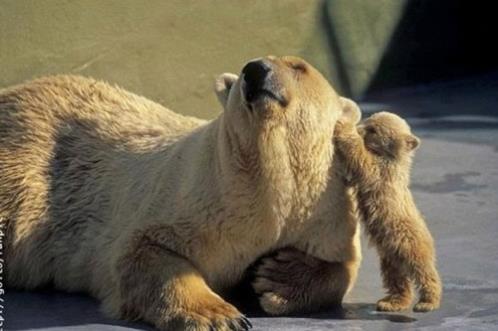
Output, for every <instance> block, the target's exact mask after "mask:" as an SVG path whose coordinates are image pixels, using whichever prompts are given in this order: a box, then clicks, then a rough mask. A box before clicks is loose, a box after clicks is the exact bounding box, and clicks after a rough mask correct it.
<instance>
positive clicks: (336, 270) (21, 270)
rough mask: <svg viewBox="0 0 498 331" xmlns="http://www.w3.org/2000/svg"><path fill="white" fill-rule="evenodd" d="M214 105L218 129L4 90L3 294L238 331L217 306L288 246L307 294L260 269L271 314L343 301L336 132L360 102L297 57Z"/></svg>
mask: <svg viewBox="0 0 498 331" xmlns="http://www.w3.org/2000/svg"><path fill="white" fill-rule="evenodd" d="M216 91H217V94H218V97H219V99H220V101H221V103H222V104H223V107H224V108H225V111H224V112H223V113H222V114H221V115H220V116H219V117H218V118H216V119H215V120H213V121H210V122H205V121H202V120H198V119H194V118H190V117H185V116H181V115H178V114H175V113H173V112H171V111H169V110H167V109H165V108H163V107H161V106H160V105H158V104H155V103H153V102H151V101H149V100H146V99H144V98H142V97H139V96H136V95H133V94H130V93H128V92H126V91H123V90H121V89H119V88H114V87H111V86H109V85H107V84H105V83H102V82H97V81H94V80H91V79H86V78H81V77H71V76H56V77H49V78H44V79H39V80H35V81H32V82H29V83H26V84H23V85H19V86H14V87H12V88H8V89H4V90H2V91H0V219H1V220H2V221H1V222H2V223H1V225H2V226H3V227H4V228H6V229H7V230H6V232H7V235H6V266H7V267H6V270H7V286H12V287H18V288H28V289H29V288H35V287H37V286H42V285H44V284H47V283H53V284H54V285H55V286H56V287H57V288H59V289H64V290H69V291H87V292H90V293H91V294H92V295H94V296H95V297H97V298H99V299H100V300H101V301H102V307H103V309H104V311H106V312H107V313H108V314H110V315H111V316H116V317H120V318H139V319H143V320H145V321H148V322H150V323H152V324H154V325H155V326H156V327H158V328H160V329H163V330H173V329H178V330H211V329H212V328H214V329H220V330H225V329H226V330H242V329H247V328H248V327H249V324H248V322H247V320H246V319H245V318H244V317H243V315H242V314H241V313H239V312H238V310H237V309H236V308H235V307H233V306H232V305H230V304H228V303H227V302H225V301H224V300H223V299H222V298H221V297H220V296H219V295H218V294H222V293H223V291H224V290H225V289H227V288H229V287H231V286H233V285H234V284H235V283H237V282H238V281H239V280H240V278H241V277H242V275H243V273H244V271H245V269H246V268H247V266H248V265H249V264H251V263H252V262H254V261H255V260H256V259H257V258H258V257H260V256H261V255H263V254H265V253H268V252H270V251H272V250H276V249H279V248H283V247H293V248H294V249H297V250H300V251H303V252H306V253H307V254H308V255H306V256H304V257H303V259H304V260H306V259H308V261H301V262H299V261H288V263H306V267H307V268H308V269H309V272H307V273H305V275H303V277H311V278H312V281H311V282H309V279H305V278H302V279H299V278H293V279H292V280H291V279H289V281H288V282H286V281H285V279H284V280H283V281H282V282H280V283H279V282H278V281H275V279H276V277H271V276H272V275H271V273H272V272H277V273H278V270H273V271H272V269H271V268H266V269H264V270H263V271H262V272H260V277H259V278H258V280H257V281H256V283H255V284H254V286H255V288H256V290H257V291H258V292H260V293H262V297H261V304H262V307H263V308H264V309H265V310H267V311H268V312H270V313H274V314H278V313H288V312H293V311H296V310H305V309H316V308H318V307H321V306H324V305H327V304H332V303H340V302H341V300H342V297H343V295H344V294H345V293H346V291H347V290H348V289H349V288H350V287H351V285H352V284H353V282H354V280H355V278H356V272H357V268H358V265H359V261H360V252H359V237H358V228H357V222H356V218H355V217H354V216H353V215H352V212H351V211H352V206H351V201H350V200H349V198H348V194H347V192H346V189H345V187H344V186H343V184H342V182H341V180H339V177H336V174H335V173H334V171H333V167H332V165H333V153H334V150H333V145H332V134H333V131H334V125H335V122H336V120H337V119H338V118H339V117H340V116H341V115H342V114H343V113H344V111H345V110H352V109H356V108H355V105H354V103H352V101H349V100H347V99H344V98H341V97H339V96H338V95H337V94H336V93H335V92H334V90H333V89H332V88H331V87H330V85H329V84H328V83H327V81H326V80H325V79H324V78H323V77H322V75H321V74H320V73H319V72H318V71H316V69H314V68H313V67H312V66H310V65H309V64H307V63H306V62H304V61H303V60H301V59H299V58H295V57H280V58H277V57H266V58H263V59H259V60H256V61H252V62H249V63H248V64H247V65H245V67H244V68H243V70H242V75H241V78H240V79H238V78H237V76H235V75H231V74H224V75H222V76H221V77H220V78H219V79H218V80H217V82H216ZM287 253H288V252H287ZM291 254H292V252H291ZM310 261H313V263H309V262H310ZM281 262H282V263H284V264H285V263H286V262H285V259H284V260H282V261H281ZM290 266H291V265H287V268H286V269H285V270H289V267H290ZM300 267H301V268H302V267H303V265H301V266H300ZM296 280H299V281H300V282H301V284H295V283H293V282H296ZM302 282H305V284H304V285H306V286H304V285H303V283H302ZM215 292H216V293H218V294H216V293H215Z"/></svg>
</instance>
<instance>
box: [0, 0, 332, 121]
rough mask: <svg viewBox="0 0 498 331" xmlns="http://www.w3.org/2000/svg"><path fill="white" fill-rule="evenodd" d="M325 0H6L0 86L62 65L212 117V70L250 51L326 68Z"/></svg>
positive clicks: (235, 64)
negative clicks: (296, 57) (322, 5)
mask: <svg viewBox="0 0 498 331" xmlns="http://www.w3.org/2000/svg"><path fill="white" fill-rule="evenodd" d="M319 11H320V2H319V1H303V0H286V1H263V0H257V1H221V0H220V1H201V0H197V1H185V0H183V1H158V0H156V1H145V0H143V1H139V0H119V1H108V0H80V1H64V0H44V1H35V0H31V1H28V0H12V1H0V29H1V30H0V86H8V85H11V84H16V83H20V82H22V81H24V80H27V79H30V78H33V77H37V76H42V75H48V74H55V73H73V74H80V75H85V76H92V77H96V78H100V79H104V80H107V81H109V82H113V83H117V84H119V85H122V86H124V87H125V88H127V89H129V90H131V91H133V92H136V93H139V94H143V95H145V96H147V97H149V98H151V99H153V100H156V101H158V102H160V103H162V104H164V105H166V106H167V107H169V108H171V109H173V110H175V111H178V112H181V113H185V114H190V115H196V116H200V117H204V118H210V117H213V116H215V115H216V114H217V112H219V111H220V107H219V106H218V104H217V102H216V99H215V97H214V95H213V93H212V86H213V80H214V78H215V77H216V76H217V75H218V74H220V73H222V72H227V71H228V72H239V71H240V69H241V67H242V65H243V64H244V63H245V62H246V61H247V60H249V59H251V58H255V57H259V56H263V55H267V54H275V55H285V54H297V55H302V56H306V57H307V58H308V59H309V60H310V61H311V62H312V63H313V64H314V65H316V66H317V67H319V68H320V69H321V70H322V71H324V72H326V73H327V74H328V75H329V76H331V74H330V73H328V68H329V67H330V66H329V65H328V63H329V58H328V55H327V52H326V51H325V48H324V46H323V44H324V42H325V39H324V36H323V31H322V30H321V29H322V28H321V26H320V22H319V20H317V16H318V15H319Z"/></svg>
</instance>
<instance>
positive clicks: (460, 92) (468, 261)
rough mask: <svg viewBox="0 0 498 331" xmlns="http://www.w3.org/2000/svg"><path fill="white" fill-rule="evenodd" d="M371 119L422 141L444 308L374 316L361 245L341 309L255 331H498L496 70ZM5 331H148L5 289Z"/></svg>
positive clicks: (373, 106)
mask: <svg viewBox="0 0 498 331" xmlns="http://www.w3.org/2000/svg"><path fill="white" fill-rule="evenodd" d="M363 109H364V110H365V112H366V113H368V112H370V111H376V110H379V109H390V110H393V111H395V112H398V113H400V114H403V115H404V116H405V117H407V118H409V121H410V123H411V124H412V126H413V129H414V131H415V133H416V134H418V135H419V136H420V137H421V138H422V146H421V148H420V149H419V151H418V154H417V157H416V161H415V165H414V169H413V181H412V182H413V184H412V189H413V192H414V195H415V198H416V200H417V203H418V205H419V207H420V209H421V210H422V212H423V213H424V215H425V216H426V220H427V223H428V226H429V228H430V229H431V231H432V233H433V235H434V237H435V240H436V244H437V252H438V261H439V270H440V272H441V275H442V278H443V282H444V298H443V303H442V307H441V309H440V310H438V311H435V312H432V313H425V314H422V313H412V312H410V311H406V312H401V313H378V312H376V311H375V309H374V308H375V305H374V303H375V301H376V300H377V299H379V298H380V297H381V296H382V295H383V291H382V288H381V282H380V276H379V268H378V263H377V257H376V254H375V251H374V250H373V249H371V248H368V247H367V245H366V243H367V241H366V240H364V241H363V242H364V243H365V244H364V246H365V247H364V262H363V264H362V267H361V272H360V276H359V279H358V283H357V285H356V287H355V288H354V290H353V291H352V293H351V294H350V295H349V297H348V298H347V299H346V303H345V304H344V307H343V308H342V309H339V310H334V311H330V312H326V313H321V314H315V315H306V316H302V317H288V318H287V317H286V318H280V317H265V316H262V315H261V314H260V313H256V312H252V313H249V314H248V315H249V316H250V317H252V318H251V320H252V323H253V325H254V330H282V331H283V330H326V329H334V330H363V329H365V330H405V329H407V330H408V329H409V330H498V240H497V239H496V236H497V234H498V73H496V74H491V75H486V76H481V77H476V78H474V79H467V80H463V81H459V82H451V83H438V84H431V85H426V86H423V87H417V88H410V89H397V90H391V91H387V92H383V93H377V94H376V95H372V96H370V97H369V98H368V99H367V102H366V103H364V104H363ZM4 306H6V309H5V319H6V329H7V330H40V331H41V330H74V331H75V330H101V331H103V330H151V328H150V327H148V326H146V325H143V324H129V323H124V322H120V321H115V320H110V319H107V318H105V317H103V316H102V314H101V313H100V312H99V310H98V303H97V302H96V301H95V300H93V299H91V298H89V297H87V296H84V295H73V294H65V293H60V292H51V291H43V292H37V293H27V292H16V291H10V290H8V291H7V294H6V296H5V303H4Z"/></svg>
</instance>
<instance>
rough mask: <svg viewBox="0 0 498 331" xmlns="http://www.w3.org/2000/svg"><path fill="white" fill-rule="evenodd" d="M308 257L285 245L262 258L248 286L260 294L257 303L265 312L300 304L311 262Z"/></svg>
mask: <svg viewBox="0 0 498 331" xmlns="http://www.w3.org/2000/svg"><path fill="white" fill-rule="evenodd" d="M311 259H312V258H311ZM311 259H310V258H309V257H308V256H307V255H306V254H304V253H302V252H300V251H298V250H295V249H290V248H289V249H284V250H281V251H279V252H278V253H277V254H276V255H275V256H272V257H267V258H265V259H263V260H262V263H261V265H259V267H258V268H257V270H256V278H255V280H254V282H253V284H252V286H253V288H254V290H255V292H256V293H257V294H260V295H261V297H260V299H259V302H260V305H261V308H262V309H263V310H264V311H265V312H267V313H268V314H270V315H285V314H290V313H293V312H295V311H297V310H299V309H301V308H302V307H304V305H305V304H306V298H307V288H308V286H309V280H310V267H311V264H312V263H313V261H312V260H311Z"/></svg>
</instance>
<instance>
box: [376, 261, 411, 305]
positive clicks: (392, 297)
mask: <svg viewBox="0 0 498 331" xmlns="http://www.w3.org/2000/svg"><path fill="white" fill-rule="evenodd" d="M380 264H381V266H380V267H381V272H382V281H383V283H384V287H385V288H386V289H387V296H385V297H384V298H382V299H380V300H379V301H377V310H379V311H400V310H404V309H407V308H408V307H410V305H411V302H412V299H413V291H412V284H411V281H410V279H409V278H408V277H407V274H406V272H405V271H404V270H403V267H402V266H403V264H402V263H401V262H400V261H397V260H393V259H388V258H387V257H382V258H381V262H380Z"/></svg>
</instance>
